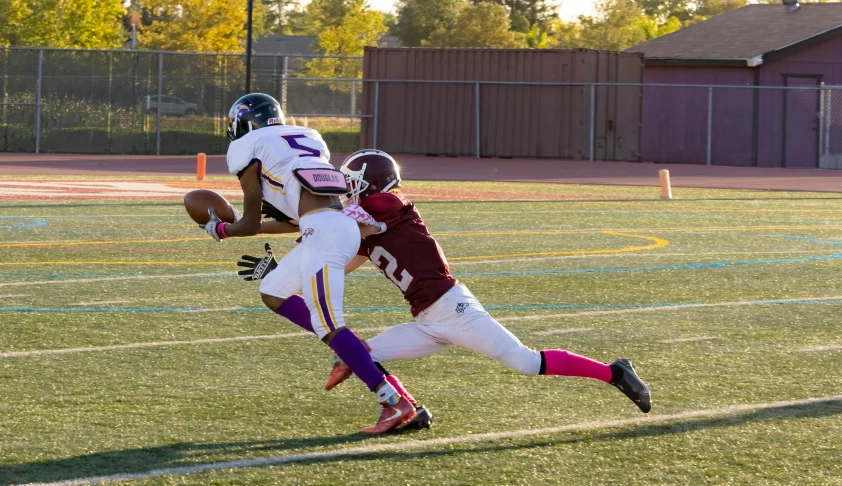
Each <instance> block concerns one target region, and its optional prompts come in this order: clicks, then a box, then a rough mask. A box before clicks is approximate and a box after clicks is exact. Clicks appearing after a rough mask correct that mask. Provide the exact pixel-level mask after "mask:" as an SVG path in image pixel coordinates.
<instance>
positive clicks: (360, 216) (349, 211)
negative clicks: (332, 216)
mask: <svg viewBox="0 0 842 486" xmlns="http://www.w3.org/2000/svg"><path fill="white" fill-rule="evenodd" d="M342 214H344V215H345V216H348V217H350V218H352V219H354V220H355V221H356V222H358V223H362V224H365V225H368V226H376V227H377V228H380V231H378V232H377V233H375V234H380V233H382V232H384V231H386V223H380V222H378V221H377V220H376V219H374V217H373V216H372V215H370V214H368V211H366V210H365V209H363V208H362V206H360V205H359V204H357V203H351V204H349V205H347V206H345V207H344V208H342Z"/></svg>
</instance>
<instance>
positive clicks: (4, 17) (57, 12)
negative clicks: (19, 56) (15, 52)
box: [0, 0, 125, 49]
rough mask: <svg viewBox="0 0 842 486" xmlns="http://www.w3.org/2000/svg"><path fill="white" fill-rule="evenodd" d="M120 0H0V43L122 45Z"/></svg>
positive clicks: (83, 46) (102, 47)
mask: <svg viewBox="0 0 842 486" xmlns="http://www.w3.org/2000/svg"><path fill="white" fill-rule="evenodd" d="M124 15H125V12H124V10H123V6H122V3H121V1H120V0H0V44H3V45H13V46H41V47H76V48H86V49H105V48H118V47H120V46H122V44H123V41H124V40H125V39H124V38H123V37H124V36H123V29H122V24H121V23H120V19H121V18H122V17H123V16H124Z"/></svg>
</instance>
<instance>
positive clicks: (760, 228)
mask: <svg viewBox="0 0 842 486" xmlns="http://www.w3.org/2000/svg"><path fill="white" fill-rule="evenodd" d="M801 229H813V230H815V229H833V230H836V229H842V226H816V225H804V226H741V227H733V228H696V227H689V228H673V229H651V230H649V229H645V228H643V229H632V230H628V231H635V232H640V233H653V232H658V233H683V232H692V231H708V232H728V231H769V230H801ZM606 232H608V234H612V233H610V232H609V230H573V231H477V232H474V233H471V232H463V233H436V234H435V236H436V237H445V236H497V235H499V236H517V235H576V234H590V233H606ZM268 237H271V238H277V237H281V238H293V237H297V233H295V234H278V235H257V236H249V237H248V238H250V239H251V238H268ZM187 241H209V240H208V238H207V237H189V238H170V239H155V240H97V241H66V242H59V241H55V242H44V243H37V242H28V243H0V248H27V247H45V246H47V247H49V246H86V245H118V244H140V243H182V242H187ZM578 253H580V252H577V254H578ZM554 254H555V253H554Z"/></svg>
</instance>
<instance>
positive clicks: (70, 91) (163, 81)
mask: <svg viewBox="0 0 842 486" xmlns="http://www.w3.org/2000/svg"><path fill="white" fill-rule="evenodd" d="M361 65H362V59H361V58H348V57H319V56H311V55H290V56H281V55H278V56H273V55H255V56H254V57H253V60H252V73H253V75H252V76H253V77H252V83H251V85H252V90H253V91H260V92H264V93H268V94H271V95H273V96H275V97H276V98H277V99H278V100H279V101H280V102H281V104H282V106H283V109H284V112H285V114H286V116H287V119H288V123H290V124H295V125H302V126H309V127H312V128H315V129H317V130H319V131H320V132H321V133H322V134H323V136H324V138H325V140H326V142H327V144H328V146H329V147H330V148H331V150H332V151H334V152H351V151H354V150H357V149H358V148H360V144H361V140H364V142H363V144H364V145H366V146H370V147H375V148H377V147H379V148H383V149H387V150H393V151H406V152H414V153H429V154H444V155H468V154H469V155H476V156H478V157H479V156H482V157H487V156H503V157H554V158H572V159H590V160H641V161H647V162H659V163H685V164H709V165H729V166H760V167H805V168H807V167H821V168H842V86H826V85H822V84H820V83H819V80H818V78H817V77H816V76H792V77H791V78H789V79H787V81H786V82H785V84H786V86H784V87H752V86H706V85H676V84H631V83H629V84H599V83H598V84H575V85H574V84H565V83H514V82H512V83H510V82H483V81H443V80H442V81H432V80H430V81H424V80H411V81H409V80H405V81H404V80H365V81H363V80H360V79H354V78H324V77H320V76H321V75H324V74H325V73H328V74H330V73H332V75H335V76H339V75H342V74H343V73H348V72H358V71H359V70H361ZM244 76H245V67H244V56H242V55H226V54H186V53H171V52H153V51H125V50H123V51H117V50H112V51H109V50H102V51H96V50H63V49H37V48H6V49H0V78H2V79H0V82H2V87H3V91H2V93H3V94H2V99H0V151H2V152H53V153H96V154H195V153H198V152H205V153H209V154H221V153H225V150H226V149H227V147H228V141H227V140H226V139H225V128H226V123H227V119H226V117H227V111H228V109H229V108H230V106H231V104H232V103H233V102H234V101H235V100H236V99H237V98H238V97H239V96H241V95H242V94H243V93H244V90H245V87H244V85H245V80H244ZM515 119H516V120H521V121H522V122H517V123H514V122H511V120H515ZM510 122H511V123H510ZM510 125H511V126H510ZM361 133H362V137H361Z"/></svg>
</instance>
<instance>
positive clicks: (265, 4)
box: [255, 0, 301, 35]
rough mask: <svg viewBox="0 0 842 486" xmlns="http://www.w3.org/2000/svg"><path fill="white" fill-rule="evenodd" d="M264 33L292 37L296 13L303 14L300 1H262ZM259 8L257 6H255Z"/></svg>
mask: <svg viewBox="0 0 842 486" xmlns="http://www.w3.org/2000/svg"><path fill="white" fill-rule="evenodd" d="M260 5H261V6H262V8H263V32H264V33H266V34H276V35H292V34H293V33H294V32H293V25H294V24H293V23H294V20H293V19H294V18H295V14H296V12H301V4H300V3H299V1H298V0H261V1H260ZM255 6H257V4H255Z"/></svg>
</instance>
